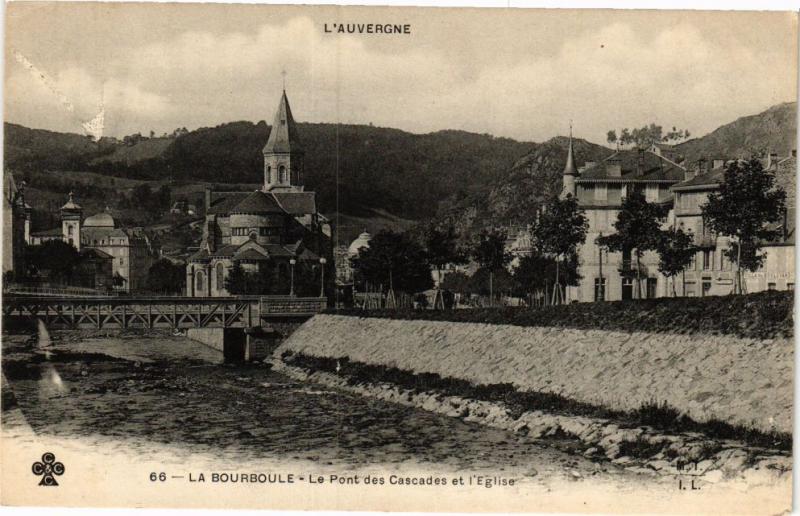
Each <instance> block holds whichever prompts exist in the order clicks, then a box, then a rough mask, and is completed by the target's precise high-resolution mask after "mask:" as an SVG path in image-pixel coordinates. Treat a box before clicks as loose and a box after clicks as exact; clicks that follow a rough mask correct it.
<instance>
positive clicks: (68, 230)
mask: <svg viewBox="0 0 800 516" xmlns="http://www.w3.org/2000/svg"><path fill="white" fill-rule="evenodd" d="M67 234H68V235H70V236H72V226H67Z"/></svg>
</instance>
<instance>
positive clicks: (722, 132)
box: [677, 102, 797, 164]
mask: <svg viewBox="0 0 800 516" xmlns="http://www.w3.org/2000/svg"><path fill="white" fill-rule="evenodd" d="M796 142H797V103H796V102H787V103H784V104H778V105H777V106H773V107H771V108H769V109H767V110H766V111H764V112H762V113H759V114H757V115H751V116H744V117H741V118H738V119H736V120H735V121H733V122H731V123H729V124H725V125H723V126H722V127H720V128H718V129H717V130H715V131H713V132H711V133H709V134H707V135H705V136H703V137H702V138H695V139H693V140H689V141H687V142H684V143H681V144H679V145H678V146H677V148H678V150H679V152H681V153H682V154H683V155H684V156H685V157H686V159H687V160H688V161H687V163H689V164H691V163H694V162H695V161H696V160H697V159H699V158H701V157H705V158H706V159H713V158H717V157H720V158H731V157H733V158H735V157H745V158H746V157H750V156H751V155H753V154H754V153H755V154H768V153H770V152H777V153H778V155H780V156H788V155H789V154H790V153H791V151H792V150H793V149H795V148H796V145H797V143H796Z"/></svg>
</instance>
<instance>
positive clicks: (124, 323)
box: [120, 304, 128, 330]
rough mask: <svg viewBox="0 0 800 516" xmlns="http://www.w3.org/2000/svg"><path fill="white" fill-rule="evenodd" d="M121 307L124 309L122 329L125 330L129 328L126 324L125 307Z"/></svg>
mask: <svg viewBox="0 0 800 516" xmlns="http://www.w3.org/2000/svg"><path fill="white" fill-rule="evenodd" d="M120 307H121V308H122V329H123V330H124V329H125V328H127V327H128V324H127V323H126V322H125V305H124V304H122V305H120Z"/></svg>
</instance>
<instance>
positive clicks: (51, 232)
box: [31, 227, 64, 236]
mask: <svg viewBox="0 0 800 516" xmlns="http://www.w3.org/2000/svg"><path fill="white" fill-rule="evenodd" d="M63 234H64V230H63V229H62V228H60V227H59V228H53V229H43V230H42V231H33V232H31V236H62V235H63Z"/></svg>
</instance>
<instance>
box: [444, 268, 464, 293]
mask: <svg viewBox="0 0 800 516" xmlns="http://www.w3.org/2000/svg"><path fill="white" fill-rule="evenodd" d="M441 287H442V288H443V289H445V290H449V291H450V292H455V293H457V294H461V295H467V294H469V293H470V290H471V289H470V277H469V276H467V275H466V274H465V273H463V272H461V271H453V272H450V273H448V274H447V275H446V276H445V277H444V280H442V284H441Z"/></svg>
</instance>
